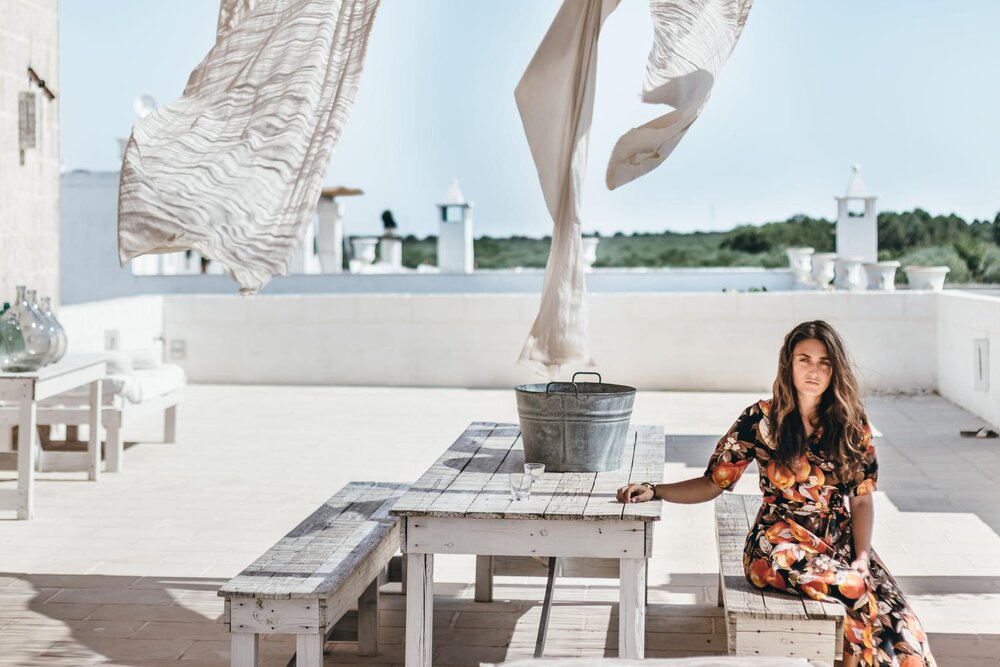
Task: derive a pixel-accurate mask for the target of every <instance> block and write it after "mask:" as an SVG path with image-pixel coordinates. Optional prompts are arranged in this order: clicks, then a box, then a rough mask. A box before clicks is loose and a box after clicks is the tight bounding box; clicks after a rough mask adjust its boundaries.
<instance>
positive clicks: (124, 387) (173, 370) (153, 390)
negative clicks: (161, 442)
mask: <svg viewBox="0 0 1000 667" xmlns="http://www.w3.org/2000/svg"><path fill="white" fill-rule="evenodd" d="M185 385H187V375H186V374H185V373H184V369H183V368H181V367H180V366H177V365H174V364H162V365H161V366H160V367H159V368H148V369H142V370H133V371H132V372H130V373H128V374H127V375H121V374H118V375H107V376H105V378H104V380H103V381H102V382H101V391H102V393H103V396H102V398H103V404H104V405H118V406H121V404H122V402H123V400H128V401H129V402H130V403H142V402H143V401H147V400H149V399H151V398H156V397H157V396H163V395H164V394H169V393H170V392H172V391H174V390H176V389H181V388H183V387H184V386H185ZM89 391H90V390H89V389H87V387H79V388H77V389H74V390H73V391H68V392H66V393H65V394H59V395H58V396H53V397H52V398H48V399H45V400H44V401H41V402H40V403H39V405H42V406H45V407H51V406H57V405H61V406H70V405H84V404H86V402H87V400H88V397H89V395H90V394H89Z"/></svg>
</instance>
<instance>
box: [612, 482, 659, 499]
mask: <svg viewBox="0 0 1000 667" xmlns="http://www.w3.org/2000/svg"><path fill="white" fill-rule="evenodd" d="M617 497H618V502H620V503H645V502H648V501H650V500H652V499H653V492H652V490H650V488H649V487H648V486H645V485H643V484H629V485H628V486H623V487H621V488H620V489H618V494H617Z"/></svg>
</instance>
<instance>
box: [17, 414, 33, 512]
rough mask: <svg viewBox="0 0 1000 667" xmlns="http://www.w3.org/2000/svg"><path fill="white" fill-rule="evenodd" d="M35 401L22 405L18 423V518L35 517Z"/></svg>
mask: <svg viewBox="0 0 1000 667" xmlns="http://www.w3.org/2000/svg"><path fill="white" fill-rule="evenodd" d="M37 415H38V412H37V409H36V407H35V401H33V400H30V399H29V400H26V401H24V402H23V403H21V409H20V414H19V415H18V421H17V491H18V493H17V518H18V519H33V518H34V516H35V438H36V437H38V436H37V435H36V433H35V427H36V426H37Z"/></svg>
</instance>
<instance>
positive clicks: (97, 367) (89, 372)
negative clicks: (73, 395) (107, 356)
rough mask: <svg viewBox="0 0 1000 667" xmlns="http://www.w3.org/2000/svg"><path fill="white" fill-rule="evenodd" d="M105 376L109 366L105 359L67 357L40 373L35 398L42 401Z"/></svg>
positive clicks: (41, 370) (36, 381)
mask: <svg viewBox="0 0 1000 667" xmlns="http://www.w3.org/2000/svg"><path fill="white" fill-rule="evenodd" d="M105 375H107V364H106V363H105V362H104V360H103V359H100V358H94V357H91V358H89V359H83V358H75V359H68V357H67V358H64V359H63V360H61V361H59V362H57V363H55V364H51V365H49V366H45V367H44V368H42V369H40V370H39V371H38V379H37V380H35V396H34V398H35V400H37V401H41V400H44V399H46V398H49V397H50V396H56V395H58V394H62V393H65V392H67V391H69V390H70V389H76V388H77V387H82V386H83V385H86V384H90V383H91V382H95V381H98V380H101V379H103V378H104V376H105Z"/></svg>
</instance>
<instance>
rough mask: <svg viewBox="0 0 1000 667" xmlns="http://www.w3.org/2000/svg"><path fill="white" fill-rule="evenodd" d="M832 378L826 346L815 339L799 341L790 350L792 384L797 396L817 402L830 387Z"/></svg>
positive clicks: (831, 368)
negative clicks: (812, 398)
mask: <svg viewBox="0 0 1000 667" xmlns="http://www.w3.org/2000/svg"><path fill="white" fill-rule="evenodd" d="M832 377H833V367H832V366H831V365H830V358H829V356H828V353H827V349H826V345H825V344H823V343H822V342H821V341H818V340H816V339H815V338H807V339H806V340H802V341H799V342H798V344H797V345H796V346H795V349H794V350H792V383H793V384H794V385H795V390H796V391H797V392H798V393H799V396H800V397H815V398H816V399H817V400H818V399H819V397H820V396H822V395H823V392H824V391H826V388H827V387H829V386H830V378H832Z"/></svg>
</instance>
